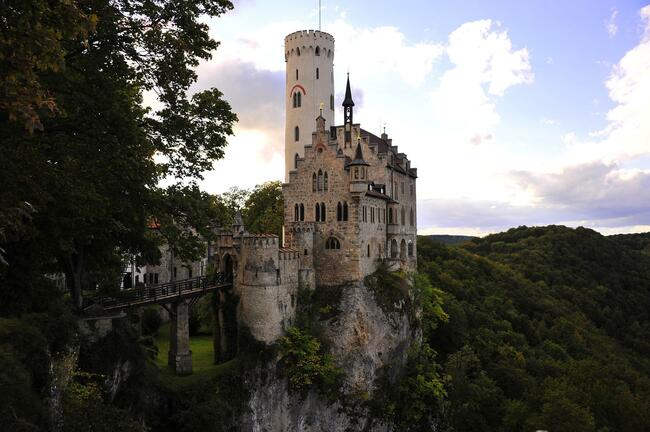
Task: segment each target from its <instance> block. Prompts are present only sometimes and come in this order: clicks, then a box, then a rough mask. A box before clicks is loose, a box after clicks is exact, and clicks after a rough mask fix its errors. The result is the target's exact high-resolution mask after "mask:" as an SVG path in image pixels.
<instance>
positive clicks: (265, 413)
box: [241, 282, 420, 432]
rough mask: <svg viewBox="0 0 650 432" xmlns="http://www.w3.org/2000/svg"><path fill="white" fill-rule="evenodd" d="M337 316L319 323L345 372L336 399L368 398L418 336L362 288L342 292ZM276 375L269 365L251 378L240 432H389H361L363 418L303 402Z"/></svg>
mask: <svg viewBox="0 0 650 432" xmlns="http://www.w3.org/2000/svg"><path fill="white" fill-rule="evenodd" d="M317 289H318V288H317ZM338 310H339V311H340V312H339V313H338V314H337V315H336V316H335V317H333V318H330V319H329V320H327V321H325V322H324V335H325V338H326V339H327V341H328V343H329V346H330V352H331V354H332V355H333V356H334V358H335V362H336V363H337V365H338V366H339V367H340V368H341V369H343V371H344V372H345V378H344V383H343V386H342V389H341V393H342V394H346V395H357V397H359V396H358V395H365V397H369V396H372V394H373V392H374V391H375V390H376V381H375V380H376V379H377V378H378V375H379V373H380V370H381V369H382V368H383V367H384V366H391V370H393V371H395V370H399V369H400V367H401V366H403V365H404V364H405V362H406V359H407V355H408V348H409V347H410V346H411V344H412V343H413V342H414V341H415V340H416V339H418V338H420V333H419V330H418V329H416V328H414V327H413V326H412V324H411V322H410V320H409V313H408V312H409V311H407V310H406V308H401V309H400V308H399V307H397V308H395V311H392V312H385V311H383V310H382V309H381V308H380V307H379V305H378V304H377V302H376V301H375V298H374V294H373V292H372V291H371V290H370V289H369V288H367V287H366V286H364V283H363V282H354V283H350V284H348V285H346V286H344V287H343V291H342V295H341V299H340V304H339V306H338ZM411 316H412V315H411ZM321 323H322V322H321ZM276 369H277V362H276V361H271V362H269V363H268V364H266V365H264V366H262V367H260V369H259V370H256V371H253V372H252V373H251V378H250V382H249V387H250V388H251V396H250V399H249V402H248V408H249V410H248V412H247V413H246V414H245V415H244V419H243V422H242V429H241V430H242V431H251V432H280V431H296V432H298V431H299V432H307V431H314V432H315V431H331V432H344V431H350V430H352V431H355V430H356V431H361V430H371V431H375V432H380V431H382V432H383V431H390V430H392V429H391V428H390V426H387V425H377V424H374V425H373V426H372V428H370V429H365V428H366V426H367V425H368V424H369V420H370V419H369V418H368V415H369V414H368V413H364V412H361V413H359V412H358V411H357V412H356V413H355V415H353V416H350V415H348V414H346V410H344V409H342V408H343V407H342V405H341V404H340V403H338V402H337V403H334V404H328V403H327V402H326V401H324V400H322V399H321V398H319V397H318V394H317V393H316V392H315V391H310V392H309V393H308V394H307V395H306V396H302V395H299V394H295V393H291V392H289V389H288V384H287V380H286V379H284V378H281V377H279V374H278V373H277V371H276Z"/></svg>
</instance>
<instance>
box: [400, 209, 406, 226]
mask: <svg viewBox="0 0 650 432" xmlns="http://www.w3.org/2000/svg"><path fill="white" fill-rule="evenodd" d="M401 216H402V225H406V211H405V210H404V207H402V214H401Z"/></svg>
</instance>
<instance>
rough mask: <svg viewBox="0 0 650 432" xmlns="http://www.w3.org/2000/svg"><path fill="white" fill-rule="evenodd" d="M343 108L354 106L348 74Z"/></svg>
mask: <svg viewBox="0 0 650 432" xmlns="http://www.w3.org/2000/svg"><path fill="white" fill-rule="evenodd" d="M343 106H344V107H348V106H351V107H353V106H354V101H353V100H352V91H351V90H350V74H348V83H347V84H346V85H345V99H344V100H343Z"/></svg>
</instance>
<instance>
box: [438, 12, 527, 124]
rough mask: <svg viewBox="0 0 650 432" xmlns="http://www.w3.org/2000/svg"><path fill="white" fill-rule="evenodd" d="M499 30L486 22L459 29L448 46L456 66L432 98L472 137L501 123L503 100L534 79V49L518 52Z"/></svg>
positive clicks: (442, 112)
mask: <svg viewBox="0 0 650 432" xmlns="http://www.w3.org/2000/svg"><path fill="white" fill-rule="evenodd" d="M498 28H499V24H498V23H493V21H491V20H489V19H486V20H480V21H473V22H469V23H465V24H463V25H461V26H460V27H458V28H457V29H456V30H454V31H453V32H452V33H451V34H450V35H449V43H448V45H447V48H446V53H447V55H448V57H449V60H450V62H451V63H452V64H453V67H452V68H451V69H449V70H447V71H446V72H445V73H444V74H443V75H442V77H441V78H440V85H439V86H438V88H436V89H435V90H434V91H433V93H432V95H431V96H432V100H433V103H434V107H435V111H436V114H437V115H438V116H439V117H441V118H442V119H444V120H445V121H447V122H451V123H452V124H455V125H457V126H460V127H461V128H462V129H463V130H465V131H466V132H467V133H468V136H469V137H473V136H476V135H484V134H486V133H489V131H490V130H491V129H492V128H493V127H494V126H496V125H497V124H498V123H499V121H500V117H499V114H498V113H497V110H496V105H495V103H496V98H497V97H500V96H503V94H504V93H505V91H506V90H507V89H508V88H510V87H512V86H515V85H517V84H528V83H531V82H532V81H533V73H532V70H531V69H532V68H531V65H530V61H529V54H528V50H527V49H526V48H522V49H519V50H513V47H512V42H511V41H510V38H509V37H508V33H507V32H506V31H499V29H498Z"/></svg>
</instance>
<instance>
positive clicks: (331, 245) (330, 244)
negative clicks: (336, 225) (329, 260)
mask: <svg viewBox="0 0 650 432" xmlns="http://www.w3.org/2000/svg"><path fill="white" fill-rule="evenodd" d="M325 249H341V242H339V240H338V239H337V238H336V237H329V238H328V239H327V240H325Z"/></svg>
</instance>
